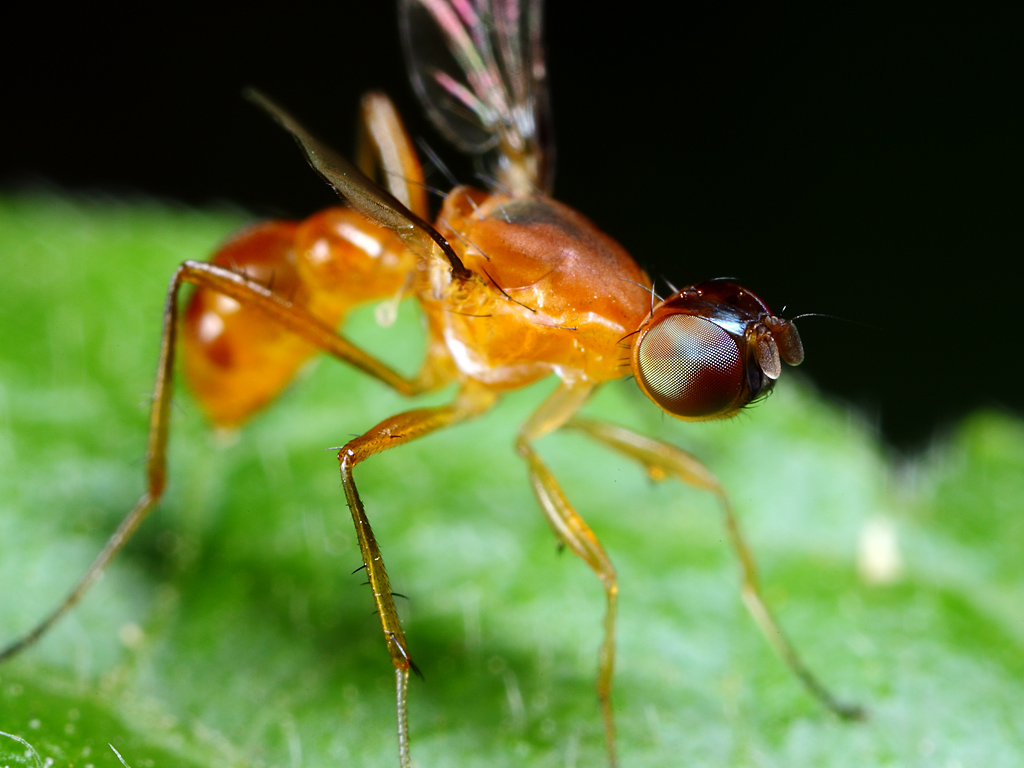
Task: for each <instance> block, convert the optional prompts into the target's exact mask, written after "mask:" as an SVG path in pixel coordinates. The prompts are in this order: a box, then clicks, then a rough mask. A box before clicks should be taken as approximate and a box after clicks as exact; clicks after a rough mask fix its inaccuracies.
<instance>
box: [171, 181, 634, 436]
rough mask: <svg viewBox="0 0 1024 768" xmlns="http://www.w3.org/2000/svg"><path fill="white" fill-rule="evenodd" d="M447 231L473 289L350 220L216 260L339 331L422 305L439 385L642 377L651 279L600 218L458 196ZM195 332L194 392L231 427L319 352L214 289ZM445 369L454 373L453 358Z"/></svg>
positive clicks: (304, 227) (550, 205)
mask: <svg viewBox="0 0 1024 768" xmlns="http://www.w3.org/2000/svg"><path fill="white" fill-rule="evenodd" d="M436 226H437V229H438V231H439V232H440V233H441V234H442V235H443V236H444V237H445V239H447V240H448V241H449V242H450V243H451V244H452V247H453V248H454V249H455V251H456V253H457V254H458V255H459V257H460V258H461V259H462V260H463V263H464V264H465V265H466V267H467V268H468V269H469V270H471V271H472V272H473V273H474V277H473V279H471V280H470V281H469V282H468V283H466V284H465V285H458V284H455V283H452V284H450V285H449V286H447V287H445V288H442V289H440V290H439V289H438V288H437V284H436V280H435V275H434V270H435V269H436V267H435V265H434V264H432V263H431V262H430V261H428V260H424V259H421V258H419V257H417V256H416V255H414V254H413V253H411V252H410V251H409V250H407V249H406V248H405V246H404V245H403V243H402V242H401V240H399V238H398V237H397V236H396V235H394V234H393V233H392V232H391V231H389V230H386V229H383V228H382V227H380V226H378V225H376V224H374V223H372V222H370V221H368V220H367V219H366V218H364V217H363V216H362V215H360V214H358V213H356V212H355V211H353V210H351V209H348V208H331V209H328V210H326V211H323V212H321V213H318V214H316V215H314V216H312V217H310V218H309V219H307V220H306V221H304V222H301V223H295V222H289V221H276V222H267V223H264V224H258V225H256V226H253V227H251V228H250V229H247V230H245V231H244V232H242V233H240V234H239V235H237V236H235V237H234V238H233V239H232V240H230V241H229V242H228V243H227V244H226V245H224V246H223V247H222V248H221V250H220V251H219V252H218V253H217V254H216V255H215V256H214V257H213V259H212V260H211V262H212V263H213V264H216V265H219V266H222V267H226V268H229V269H232V270H234V271H236V272H240V273H242V274H244V275H246V276H247V277H249V278H250V279H252V280H255V281H256V282H259V283H262V284H264V285H266V286H267V287H268V288H269V289H270V290H272V291H273V292H274V293H276V294H278V295H280V296H282V297H284V298H286V299H288V300H289V301H290V302H291V303H292V304H294V305H297V306H299V307H302V308H303V309H305V310H307V311H308V312H310V313H311V314H312V315H314V316H315V317H316V318H318V319H319V320H321V321H322V322H323V323H324V324H325V325H327V326H330V327H332V328H333V327H337V326H338V325H339V324H340V323H341V322H342V321H343V320H344V318H345V316H346V314H347V313H348V312H349V311H350V310H351V309H352V308H354V307H356V306H358V305H360V304H363V303H366V302H371V301H380V300H384V299H390V298H393V297H396V296H398V295H401V294H407V293H412V294H414V295H415V296H416V297H417V299H418V300H419V302H420V305H421V306H422V307H423V310H424V312H425V313H426V316H427V321H428V332H429V334H430V348H431V349H433V350H442V349H443V350H445V351H446V354H447V356H448V358H449V371H447V372H446V374H445V375H439V376H436V377H435V378H436V380H437V381H438V382H439V383H440V382H442V381H444V380H447V379H450V378H452V377H453V376H457V377H459V378H460V379H461V380H466V379H472V380H475V381H478V382H480V383H482V384H484V385H486V386H487V387H490V388H493V389H498V390H505V389H511V388H516V387H521V386H525V385H527V384H530V383H532V382H534V381H536V380H538V379H540V378H542V377H544V376H547V375H549V374H551V373H555V374H557V375H558V376H559V377H560V378H561V379H562V380H563V381H566V382H567V383H577V382H591V383H595V384H596V383H599V382H601V381H606V380H608V379H615V378H619V377H622V376H624V375H626V374H627V373H629V352H628V347H626V348H624V347H623V345H622V341H623V339H624V338H625V337H627V336H628V335H629V334H631V333H633V332H634V331H636V329H637V328H639V327H640V324H641V323H642V322H643V320H644V318H645V317H646V316H647V315H648V314H649V312H650V306H651V285H650V280H649V279H648V277H647V275H646V274H645V273H644V271H643V270H641V269H640V267H638V266H637V264H636V262H635V261H634V260H633V259H632V258H631V257H630V256H629V254H628V253H626V251H625V250H624V249H623V248H622V246H620V245H619V244H618V243H616V242H615V241H614V240H612V239H611V238H610V237H608V236H607V235H605V234H604V233H602V232H601V231H599V230H598V229H597V228H596V227H595V226H594V225H593V224H592V223H591V222H590V221H589V220H587V219H586V218H584V217H583V216H582V215H580V214H579V213H577V212H576V211H574V210H572V209H571V208H569V207H568V206H565V205H563V204H561V203H558V202H556V201H554V200H551V199H549V198H546V197H541V196H536V197H521V198H512V197H509V196H508V195H501V194H496V195H492V194H489V193H485V192H482V191H480V190H476V189H471V188H467V187H458V188H456V189H455V190H453V191H452V193H451V194H450V195H449V196H448V198H447V199H446V201H445V203H444V206H443V208H442V210H441V213H440V215H439V216H438V221H437V225H436ZM441 268H443V266H442V267H441ZM182 333H183V342H184V361H185V370H186V376H187V377H188V380H189V383H190V384H191V386H192V388H193V390H194V392H195V394H196V396H197V397H198V399H199V402H200V403H201V405H202V407H203V409H204V411H205V412H206V413H207V415H208V416H209V418H210V419H211V420H212V421H214V422H215V423H217V424H220V425H222V426H230V425H235V424H238V423H240V422H242V421H244V420H245V419H246V418H248V417H249V416H250V415H252V413H254V412H255V411H256V410H258V409H259V408H260V407H262V406H263V405H265V404H267V403H269V402H270V401H271V400H273V398H274V397H275V396H276V395H277V394H278V393H279V392H280V391H281V390H282V389H283V388H284V387H285V386H287V384H288V383H289V382H290V381H291V380H292V378H293V377H294V375H295V373H296V372H297V371H298V369H299V368H300V367H301V366H302V364H303V363H304V362H305V361H306V360H307V359H308V358H309V357H311V356H312V355H314V354H315V353H316V352H317V349H316V348H315V347H314V346H313V345H312V344H310V343H309V342H307V341H305V340H303V339H301V338H299V337H297V336H296V335H295V334H293V333H290V332H289V330H288V329H287V328H285V327H283V326H282V325H281V324H280V323H278V322H275V321H274V320H273V319H272V318H269V317H268V316H267V315H266V314H265V313H264V312H262V311H260V310H259V309H258V308H256V307H252V306H244V305H242V304H239V302H237V301H235V300H234V299H231V298H228V297H226V296H223V295H221V294H218V293H215V292H214V291H212V290H210V289H208V288H200V289H198V290H197V291H196V292H195V293H194V294H193V296H192V299H191V301H190V302H189V305H188V308H187V310H186V312H185V316H184V325H183V330H182ZM432 362H433V364H434V365H435V366H436V367H443V366H444V355H443V354H436V355H435V357H434V360H433V361H432Z"/></svg>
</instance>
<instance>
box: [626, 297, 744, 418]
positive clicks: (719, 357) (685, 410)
mask: <svg viewBox="0 0 1024 768" xmlns="http://www.w3.org/2000/svg"><path fill="white" fill-rule="evenodd" d="M639 344H640V348H639V349H638V350H637V355H636V366H635V368H636V370H635V374H636V377H637V379H638V380H639V382H640V385H641V387H642V388H643V389H644V391H645V392H646V393H647V395H648V396H649V397H650V398H651V399H652V400H654V402H656V403H657V404H658V405H659V406H661V407H662V408H663V409H664V410H666V411H668V412H669V413H671V414H674V415H676V416H681V417H683V418H690V419H699V418H711V417H715V416H724V415H726V414H727V413H729V412H730V411H732V410H734V408H735V404H736V401H737V398H738V397H739V395H740V390H741V388H742V386H743V360H742V357H741V356H740V349H739V346H738V345H737V344H736V340H735V339H733V337H732V336H730V335H729V334H728V333H726V332H725V331H724V330H723V329H722V328H720V327H719V326H717V325H715V323H713V322H711V321H710V320H705V319H704V318H702V317H695V316H693V315H685V314H676V315H669V316H668V317H665V318H664V319H663V320H661V321H660V322H658V323H657V324H656V325H654V326H652V327H651V328H650V329H649V330H648V331H647V332H646V333H645V334H644V335H643V337H642V338H641V339H640V341H639Z"/></svg>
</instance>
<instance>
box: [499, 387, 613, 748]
mask: <svg viewBox="0 0 1024 768" xmlns="http://www.w3.org/2000/svg"><path fill="white" fill-rule="evenodd" d="M592 391H593V388H592V387H591V386H589V385H588V386H570V385H565V384H563V385H562V386H561V387H559V388H558V389H556V390H555V391H554V393H552V395H551V396H550V397H549V398H548V399H547V400H546V401H545V402H544V404H543V405H541V407H540V408H539V409H538V410H537V411H536V412H535V413H534V414H533V416H531V417H530V420H529V421H527V422H526V424H524V425H523V426H522V427H521V428H520V430H519V434H518V436H517V438H516V450H517V451H518V452H519V455H520V456H522V457H523V459H524V460H525V461H526V464H527V467H528V468H529V471H530V483H531V484H532V485H533V491H534V493H535V494H536V496H537V500H538V502H540V506H541V509H542V510H543V511H544V516H545V517H546V518H547V520H548V522H549V523H550V524H551V527H552V528H553V529H554V531H555V534H556V535H557V536H558V537H559V539H561V540H562V541H563V542H565V544H566V545H567V546H568V547H569V549H571V550H572V551H573V552H574V553H576V555H577V556H578V557H579V558H580V559H581V560H583V562H585V563H586V564H587V565H588V566H590V568H591V570H593V571H594V573H596V574H597V577H598V578H599V579H600V580H601V586H602V587H603V588H604V593H605V599H606V607H605V617H604V639H603V640H602V642H601V650H600V651H599V654H598V672H597V697H598V701H599V702H600V704H601V716H602V719H603V720H604V729H605V736H606V739H607V742H608V762H609V765H611V766H612V767H613V768H614V766H615V765H616V764H617V762H616V755H615V718H614V713H613V710H612V698H611V694H612V673H613V671H614V668H615V613H616V602H617V598H618V593H619V586H618V581H617V577H616V575H615V567H614V566H613V565H612V563H611V560H609V558H608V555H607V554H606V553H605V551H604V548H603V547H602V546H601V542H599V541H598V540H597V537H596V536H595V535H594V532H593V531H592V530H590V527H589V526H588V525H587V524H586V523H585V522H584V520H583V518H582V517H580V515H579V514H578V513H577V512H576V510H575V509H573V506H572V504H571V503H570V502H569V500H568V499H567V498H566V497H565V494H564V493H563V492H562V489H561V488H560V487H559V485H558V481H557V480H556V479H555V477H554V475H552V474H551V471H550V470H549V469H548V468H547V467H546V466H545V465H544V463H543V462H542V461H541V459H540V457H539V456H538V455H537V452H536V451H534V449H533V446H532V445H531V443H532V442H533V441H535V440H537V439H539V438H540V437H543V436H544V435H546V434H547V433H549V432H552V431H554V430H556V429H558V428H559V427H560V426H562V425H563V424H564V423H565V422H566V421H567V420H568V419H569V418H570V417H571V416H572V415H573V413H575V412H576V411H577V410H578V409H579V408H580V406H582V405H583V403H584V402H585V401H586V399H587V397H588V396H589V395H590V393H591V392H592Z"/></svg>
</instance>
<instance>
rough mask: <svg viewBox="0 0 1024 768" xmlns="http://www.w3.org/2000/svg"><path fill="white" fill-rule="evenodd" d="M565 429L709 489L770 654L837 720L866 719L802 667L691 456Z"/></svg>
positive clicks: (750, 559) (624, 435) (659, 476)
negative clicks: (773, 651)
mask: <svg viewBox="0 0 1024 768" xmlns="http://www.w3.org/2000/svg"><path fill="white" fill-rule="evenodd" d="M565 426H566V428H568V429H577V430H579V431H581V432H584V433H585V434H587V435H589V436H590V437H592V438H594V439H595V440H597V441H598V442H601V443H604V444H605V445H607V446H609V447H610V448H614V449H615V450H616V451H619V452H620V453H624V454H626V455H627V456H629V457H630V458H633V459H636V460H637V461H639V462H640V463H641V464H643V465H644V468H645V469H646V470H647V473H648V474H649V475H650V476H651V478H652V479H654V480H665V479H667V478H668V477H675V478H676V479H677V480H681V481H682V482H684V483H686V484H687V485H689V486H692V487H694V488H700V489H702V490H706V491H710V492H711V493H713V494H714V495H715V496H717V497H718V500H719V503H720V504H721V505H722V513H723V515H724V517H725V527H726V530H727V531H728V532H729V543H730V545H731V546H732V548H733V551H734V552H735V553H736V557H737V559H738V560H739V564H740V573H741V576H742V587H741V590H742V595H743V602H744V604H745V605H746V607H747V610H748V611H749V612H750V615H751V616H752V617H753V618H754V621H755V622H756V623H757V626H758V628H759V629H760V630H761V632H762V634H764V636H765V638H766V639H767V640H768V642H769V643H770V644H771V646H772V648H774V649H775V652H776V653H777V654H778V655H779V656H780V657H781V658H782V660H783V661H784V662H785V663H786V664H787V666H789V668H790V669H791V670H792V672H793V674H795V675H796V676H797V677H798V678H799V679H800V681H801V682H802V683H803V684H804V686H805V687H806V688H807V690H808V691H809V692H810V693H811V694H812V695H813V696H814V697H815V698H816V699H818V701H819V702H821V704H822V705H824V706H825V707H826V708H827V709H829V710H831V711H832V712H834V713H835V714H837V715H838V716H839V717H842V718H845V719H851V720H859V719H863V718H864V717H865V712H864V710H863V709H862V708H861V707H859V706H857V705H855V704H848V703H845V702H842V701H839V700H838V699H837V698H836V697H835V696H834V695H833V694H832V693H831V692H830V691H829V690H828V689H827V688H826V687H825V686H824V685H823V684H822V683H821V682H820V681H819V680H818V678H817V677H816V676H815V675H814V674H813V673H812V672H811V671H810V669H808V668H807V666H806V665H805V664H804V663H803V661H802V660H801V659H800V657H799V656H798V655H797V652H796V650H795V649H794V648H793V646H792V645H791V644H790V642H789V640H787V639H786V636H785V635H784V634H783V633H782V630H781V628H780V627H779V625H778V623H777V622H776V621H775V618H774V617H773V616H772V613H771V611H770V610H769V609H768V605H767V604H766V603H765V601H764V597H763V595H762V594H761V587H760V585H759V583H758V578H757V568H756V565H755V563H754V556H753V554H752V553H751V551H750V548H749V547H748V546H747V543H746V541H745V539H744V538H743V533H742V531H741V530H740V526H739V520H738V519H737V518H736V515H735V513H734V512H733V510H732V505H731V504H730V502H729V497H728V495H727V494H726V492H725V489H724V488H722V485H721V484H720V483H719V482H718V478H716V477H715V476H714V475H713V474H712V473H711V470H709V469H708V468H707V467H705V466H704V464H702V463H701V462H700V461H699V460H698V459H697V458H696V457H694V456H693V455H691V454H689V453H687V452H686V451H683V450H681V449H679V448H676V447H675V446H673V445H669V444H668V443H663V442H661V441H660V440H655V439H653V438H650V437H647V436H646V435H641V434H639V433H638V432H634V431H632V430H630V429H626V428H625V427H620V426H617V425H614V424H608V423H606V422H601V421H594V420H592V419H587V418H583V417H579V416H576V417H573V418H572V419H570V420H569V421H568V422H567V423H566V425H565Z"/></svg>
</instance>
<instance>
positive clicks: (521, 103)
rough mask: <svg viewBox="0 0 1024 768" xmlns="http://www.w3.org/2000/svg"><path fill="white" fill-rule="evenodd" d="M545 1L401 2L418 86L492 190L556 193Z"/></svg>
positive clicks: (408, 51) (408, 54)
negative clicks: (544, 43) (477, 163)
mask: <svg viewBox="0 0 1024 768" xmlns="http://www.w3.org/2000/svg"><path fill="white" fill-rule="evenodd" d="M541 6H542V0H399V18H400V26H401V30H402V44H403V47H404V49H405V57H406V62H407V63H408V65H409V76H410V78H411V80H412V84H413V88H415V90H416V93H417V94H418V95H419V97H420V101H422V102H423V105H424V107H425V108H426V110H427V114H428V115H429V116H430V119H431V120H432V121H433V123H434V125H435V126H437V128H438V130H439V131H441V133H442V134H443V135H444V136H445V137H446V138H447V139H448V140H449V141H451V142H452V143H453V144H455V146H456V147H458V148H459V149H460V150H462V151H463V152H467V153H469V154H472V155H476V156H477V157H479V158H481V161H482V163H483V172H484V174H485V176H486V179H487V182H488V184H489V185H490V186H491V188H492V189H500V190H502V191H506V192H511V193H512V194H530V193H534V192H538V191H540V192H544V193H550V191H551V186H552V181H553V176H554V163H553V160H554V147H553V142H552V132H551V118H550V109H549V106H548V93H547V72H546V68H545V64H544V50H543V46H542V44H541V12H542V8H541Z"/></svg>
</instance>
